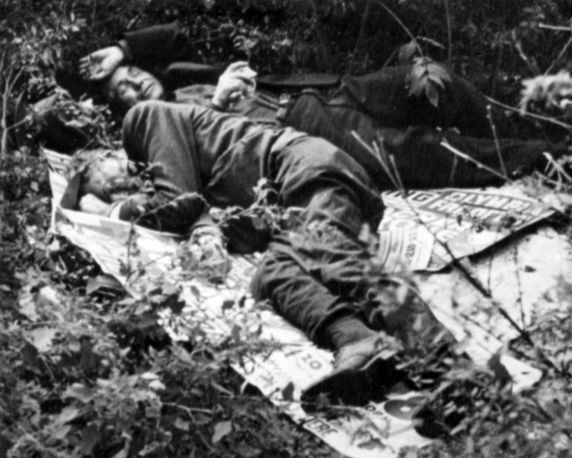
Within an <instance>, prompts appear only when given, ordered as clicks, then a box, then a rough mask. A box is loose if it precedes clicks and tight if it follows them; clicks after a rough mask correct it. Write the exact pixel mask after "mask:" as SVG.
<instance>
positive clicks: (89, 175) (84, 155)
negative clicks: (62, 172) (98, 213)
mask: <svg viewBox="0 0 572 458" xmlns="http://www.w3.org/2000/svg"><path fill="white" fill-rule="evenodd" d="M112 152H113V150H110V149H105V148H98V149H95V150H80V151H77V152H76V153H75V154H74V155H73V156H72V160H71V162H70V164H69V166H68V169H67V173H66V175H67V178H68V179H71V178H73V177H75V176H76V175H78V174H79V175H80V185H79V196H78V197H82V196H84V195H86V194H93V195H95V196H96V197H98V198H100V199H101V200H103V201H105V202H109V201H110V195H109V187H108V186H107V184H106V183H105V181H104V180H102V179H100V177H99V176H97V175H98V174H99V169H98V164H100V163H101V159H104V158H106V157H108V156H109V155H110V153H112Z"/></svg>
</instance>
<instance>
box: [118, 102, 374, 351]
mask: <svg viewBox="0 0 572 458" xmlns="http://www.w3.org/2000/svg"><path fill="white" fill-rule="evenodd" d="M192 116H193V110H192V109H191V108H190V107H189V106H188V105H181V104H168V103H161V102H154V103H151V102H148V103H145V104H140V105H138V106H136V107H134V108H133V109H132V110H131V111H130V113H129V114H128V115H127V116H126V118H125V120H124V124H123V134H124V144H125V145H126V146H127V147H128V148H127V151H128V153H131V154H133V153H134V152H136V151H139V153H140V154H139V156H140V157H146V158H158V157H161V154H160V153H161V152H162V150H163V149H164V148H165V145H167V147H168V148H167V149H168V151H169V152H170V154H172V155H173V156H174V157H176V158H179V162H178V167H164V168H163V175H161V180H162V183H163V185H164V186H165V185H166V183H165V182H177V181H181V177H179V176H178V174H180V173H181V171H184V170H187V173H191V171H190V170H189V167H191V166H192V164H200V163H201V157H200V151H198V150H197V149H196V141H194V140H195V136H196V132H194V131H193V127H192V126H193V123H192V122H191V121H192V119H191V117H192ZM214 116H215V118H219V117H220V120H223V118H224V117H225V115H220V116H219V115H217V114H216V113H214ZM226 118H227V119H228V122H229V124H228V126H232V124H233V122H234V121H233V119H234V118H233V117H228V116H227V117H226ZM220 120H219V121H220ZM222 122H226V121H224V120H223V121H222ZM228 126H226V125H225V126H224V128H226V127H228ZM268 129H273V128H272V127H268ZM212 134H213V135H216V132H213V133H212ZM238 144H240V142H238ZM239 146H240V145H239ZM231 148H232V147H231ZM142 150H145V151H142ZM155 150H156V151H155ZM165 151H167V150H165ZM163 153H164V151H163ZM246 153H247V151H244V148H237V154H246ZM248 153H249V155H250V156H252V157H254V158H258V162H259V164H258V166H252V167H246V168H241V169H240V170H241V171H240V173H236V168H232V167H222V166H217V163H215V164H214V166H213V170H217V172H216V173H215V174H214V175H213V174H212V173H211V176H210V177H205V178H208V179H205V180H204V183H203V184H202V185H199V184H198V183H199V182H198V181H197V182H196V183H197V184H196V185H195V186H194V187H193V189H186V190H187V191H205V190H206V191H208V190H209V189H210V190H211V192H207V193H206V196H207V198H210V199H213V200H214V201H212V202H211V203H213V204H219V205H220V203H221V202H225V203H226V205H242V204H244V196H248V195H251V190H252V188H253V187H254V186H255V185H256V184H257V182H258V180H259V179H260V178H266V179H267V180H268V182H269V184H270V185H271V186H272V187H273V188H274V190H275V191H276V195H277V204H278V205H279V206H280V207H282V208H290V209H292V210H295V212H296V218H294V219H293V220H292V221H291V222H290V223H289V225H288V227H286V228H285V230H282V231H277V232H276V233H274V234H273V237H272V240H271V242H270V244H269V247H268V251H267V253H266V254H265V256H264V258H263V260H262V261H261V262H260V264H259V266H258V268H257V271H256V273H255V275H254V279H253V281H252V292H253V295H254V297H255V298H256V299H259V300H269V301H270V302H271V303H272V305H273V307H274V308H275V309H276V311H277V312H278V313H279V314H281V315H282V316H284V317H285V318H286V319H287V320H288V321H290V322H291V323H292V324H294V325H295V326H297V327H299V328H300V329H302V330H303V331H304V332H306V334H307V335H308V336H309V337H310V338H311V339H312V340H313V341H315V342H316V343H318V344H319V345H322V346H331V342H330V341H329V336H328V335H327V333H326V332H325V330H326V328H327V325H328V324H329V323H331V322H332V321H333V320H335V319H336V318H337V317H340V316H347V315H360V314H361V308H360V306H359V303H361V302H363V300H364V297H365V293H366V291H367V284H366V282H365V277H364V273H365V270H366V269H367V265H368V255H367V253H366V252H365V251H364V249H363V247H362V245H361V244H360V243H359V242H358V241H357V237H358V234H359V232H360V230H361V228H362V225H363V224H366V223H367V224H369V225H370V226H371V227H372V228H373V229H376V228H377V226H378V225H379V222H380V220H381V217H382V214H383V204H382V200H381V196H380V192H379V189H377V188H376V186H375V185H374V184H373V182H372V181H371V179H370V177H369V174H368V173H367V172H366V171H365V170H364V169H363V167H361V166H360V165H359V164H358V163H357V162H356V161H355V160H354V159H352V158H351V157H350V156H349V155H347V154H346V153H345V152H343V151H342V150H340V149H339V148H337V147H335V146H334V145H332V144H331V143H329V142H327V141H326V140H323V139H320V138H315V137H308V136H303V137H300V138H298V139H296V140H294V141H293V142H291V143H290V144H288V145H287V146H286V147H284V148H282V149H279V150H274V149H271V150H270V151H267V152H260V151H249V152H248ZM244 159H245V161H246V162H248V163H249V159H248V158H246V157H244ZM219 160H225V161H227V162H228V160H229V157H228V156H227V155H222V156H221V157H220V158H219ZM181 161H182V162H181ZM237 166H241V164H237ZM211 182H216V183H220V182H225V183H228V186H227V188H228V189H234V190H235V191H236V192H234V193H232V195H226V196H222V195H218V194H215V193H213V192H212V189H211V188H212V186H210V183H211ZM231 182H232V183H231ZM201 186H202V187H201ZM199 187H201V188H199ZM171 217H177V216H176V215H171ZM243 237H248V235H243Z"/></svg>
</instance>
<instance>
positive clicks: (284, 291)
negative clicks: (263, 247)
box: [252, 138, 383, 347]
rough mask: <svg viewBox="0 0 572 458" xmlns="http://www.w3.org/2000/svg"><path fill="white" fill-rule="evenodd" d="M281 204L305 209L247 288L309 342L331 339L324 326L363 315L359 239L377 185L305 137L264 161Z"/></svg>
mask: <svg viewBox="0 0 572 458" xmlns="http://www.w3.org/2000/svg"><path fill="white" fill-rule="evenodd" d="M270 169H271V170H272V172H271V177H270V178H271V179H272V180H273V181H275V182H276V184H277V186H278V197H279V203H280V205H281V206H284V207H300V208H301V209H303V211H302V214H301V215H300V219H299V220H298V221H297V222H296V224H294V225H293V229H292V230H291V231H285V232H283V233H281V234H279V236H277V237H276V238H275V240H274V241H273V242H272V243H271V244H270V247H269V250H268V252H267V253H266V255H265V256H264V258H263V260H262V261H261V263H260V264H259V267H258V269H257V272H256V274H255V277H254V280H253V284H252V289H253V293H254V295H255V297H256V298H257V299H268V300H269V301H270V302H271V303H272V305H273V306H274V308H275V309H276V310H277V312H278V313H280V314H281V315H282V316H284V317H285V318H286V319H287V320H288V321H290V322H291V323H292V324H294V325H295V326H297V327H299V328H301V329H302V330H303V331H304V332H305V333H306V334H307V335H308V336H309V337H310V339H312V340H313V341H314V342H316V343H317V344H319V345H322V346H330V347H331V346H333V345H335V344H334V343H333V342H332V341H331V335H329V334H328V331H327V328H328V326H329V325H330V324H332V323H333V322H334V321H336V320H338V319H340V318H342V317H347V316H354V317H358V319H360V320H362V319H363V318H362V314H361V310H360V308H359V307H358V305H357V302H358V301H360V299H361V298H360V297H357V296H359V295H360V294H361V293H362V292H363V291H364V289H365V288H364V286H365V278H364V274H365V272H364V270H365V269H366V262H367V254H366V253H365V252H364V249H363V247H362V246H361V245H360V244H359V242H357V236H358V233H359V231H360V229H361V226H362V224H363V223H365V222H368V223H369V224H371V225H373V226H374V227H377V225H378V224H379V221H380V219H381V214H382V208H383V207H382V202H381V198H380V195H379V193H378V192H376V191H375V190H372V188H374V186H373V185H372V184H371V182H370V180H369V178H368V176H367V174H366V173H365V171H364V170H363V169H362V168H361V167H360V166H359V165H358V164H357V163H355V161H353V160H352V159H351V158H350V157H349V156H347V155H345V154H344V153H343V152H341V151H339V150H338V149H337V148H335V147H333V146H332V145H331V144H329V143H328V142H325V141H324V140H321V139H314V138H309V139H306V140H305V141H303V142H299V143H298V144H296V145H294V146H293V147H290V148H288V149H287V150H284V151H282V152H281V153H280V154H278V155H277V156H276V157H275V158H274V161H273V163H272V164H271V166H270Z"/></svg>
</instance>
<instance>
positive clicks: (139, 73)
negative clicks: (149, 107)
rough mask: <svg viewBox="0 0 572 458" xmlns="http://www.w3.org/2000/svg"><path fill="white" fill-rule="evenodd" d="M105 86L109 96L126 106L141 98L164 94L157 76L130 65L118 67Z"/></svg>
mask: <svg viewBox="0 0 572 458" xmlns="http://www.w3.org/2000/svg"><path fill="white" fill-rule="evenodd" d="M107 88H108V90H109V92H110V95H111V97H112V98H115V99H116V100H118V101H119V102H120V103H121V104H122V105H124V106H125V107H126V108H130V107H132V106H133V105H135V104H136V103H138V102H141V101H143V100H159V99H162V98H163V96H164V95H165V90H164V88H163V85H162V84H161V82H160V81H159V80H158V79H157V78H155V77H154V76H153V75H152V74H151V73H149V72H146V71H144V70H141V69H140V68H138V67H135V66H132V65H130V66H127V65H122V66H120V67H118V68H117V69H116V70H115V72H114V73H113V75H111V78H110V79H109V82H108V83H107Z"/></svg>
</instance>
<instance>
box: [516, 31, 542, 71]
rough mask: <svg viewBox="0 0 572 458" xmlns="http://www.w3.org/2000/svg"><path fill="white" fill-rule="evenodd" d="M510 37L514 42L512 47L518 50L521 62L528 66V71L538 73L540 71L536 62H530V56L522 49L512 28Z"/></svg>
mask: <svg viewBox="0 0 572 458" xmlns="http://www.w3.org/2000/svg"><path fill="white" fill-rule="evenodd" d="M511 38H512V41H513V43H514V47H515V48H516V50H517V51H518V55H519V56H520V58H521V59H522V60H523V62H524V63H525V64H526V66H527V67H528V69H529V70H530V72H531V73H532V74H533V75H538V74H539V73H540V70H539V69H538V65H536V62H532V61H531V60H530V58H529V57H528V56H527V55H526V53H525V52H524V49H522V43H521V42H520V40H519V39H518V38H517V37H516V32H515V31H514V30H513V31H512V33H511Z"/></svg>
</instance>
